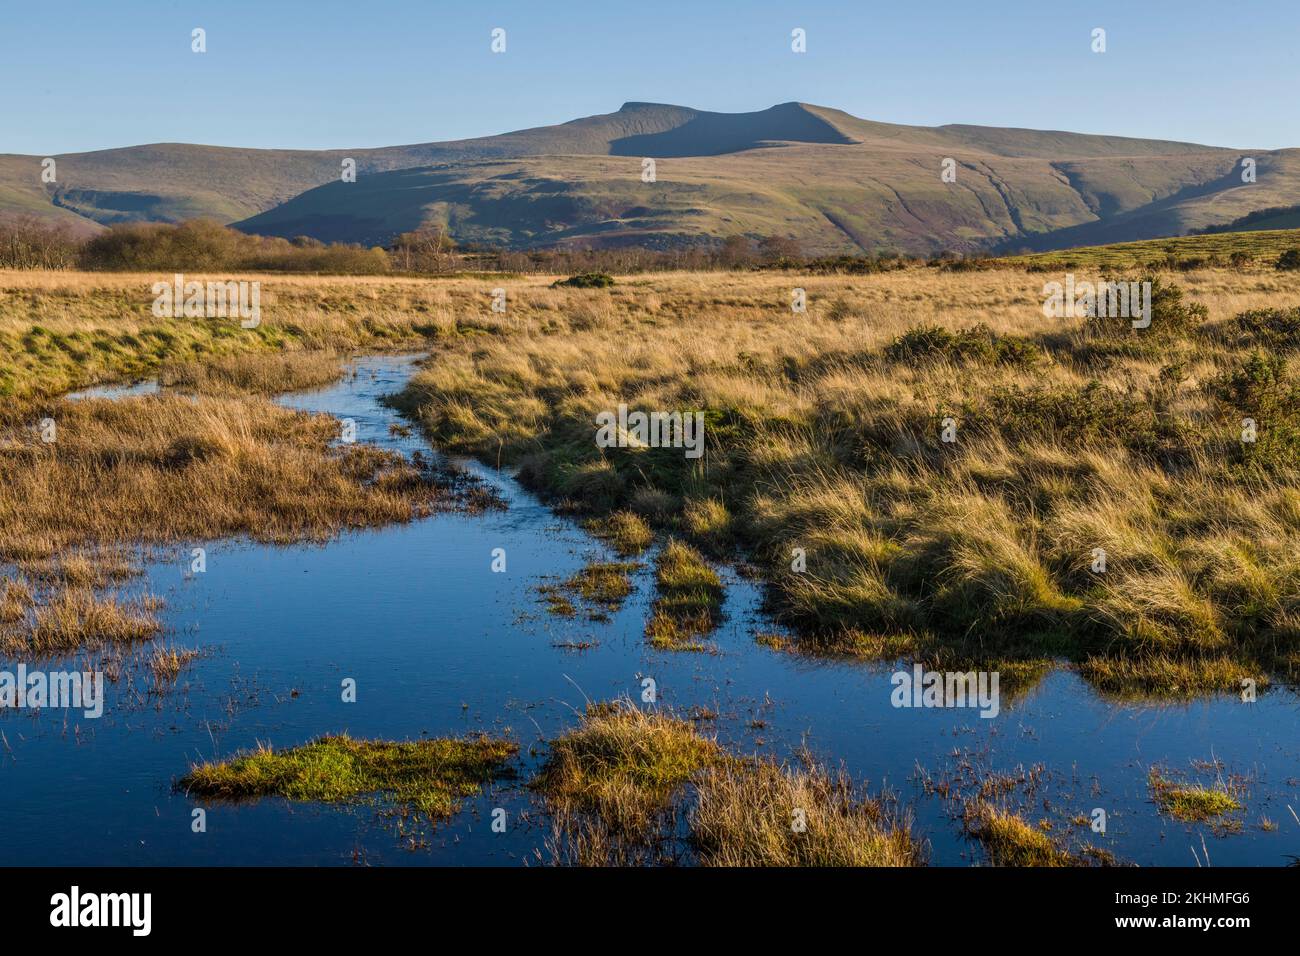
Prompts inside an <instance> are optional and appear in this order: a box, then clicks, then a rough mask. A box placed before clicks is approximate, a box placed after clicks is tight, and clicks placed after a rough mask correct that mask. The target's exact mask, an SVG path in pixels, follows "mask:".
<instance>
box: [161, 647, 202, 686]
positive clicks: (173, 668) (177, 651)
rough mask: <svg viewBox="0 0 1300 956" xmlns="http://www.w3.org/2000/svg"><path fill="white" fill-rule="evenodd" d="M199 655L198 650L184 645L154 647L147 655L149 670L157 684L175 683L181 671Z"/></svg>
mask: <svg viewBox="0 0 1300 956" xmlns="http://www.w3.org/2000/svg"><path fill="white" fill-rule="evenodd" d="M198 656H199V652H198V651H196V650H192V649H190V648H185V647H156V648H154V651H153V653H152V654H151V655H149V670H150V671H151V672H152V673H153V677H154V681H155V682H156V683H158V684H159V685H163V684H172V683H175V681H176V680H177V678H179V677H180V676H181V671H182V670H184V669H185V667H186V666H187V665H188V664H189V663H190V662H191V661H193V660H194V659H195V658H197V657H198Z"/></svg>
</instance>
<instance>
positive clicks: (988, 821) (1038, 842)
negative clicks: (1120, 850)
mask: <svg viewBox="0 0 1300 956" xmlns="http://www.w3.org/2000/svg"><path fill="white" fill-rule="evenodd" d="M966 826H967V829H968V831H969V832H970V833H971V835H972V836H974V837H975V838H976V839H978V840H979V841H980V843H981V844H983V846H984V849H985V850H986V851H987V852H988V855H989V861H990V862H991V863H992V864H993V865H994V866H1043V867H1062V866H1081V865H1085V864H1084V861H1083V860H1081V859H1080V858H1078V857H1075V856H1072V855H1070V854H1069V853H1067V852H1066V851H1065V850H1062V849H1061V848H1060V847H1058V846H1057V845H1056V844H1055V843H1053V842H1052V840H1051V838H1050V837H1048V836H1047V834H1045V833H1044V832H1043V831H1042V830H1040V829H1038V828H1036V827H1034V826H1032V825H1031V824H1029V823H1026V822H1025V821H1024V820H1023V819H1021V818H1020V817H1018V816H1016V815H1015V814H1014V813H1011V812H1010V811H1007V810H1001V809H998V808H996V807H992V806H989V805H987V804H980V805H979V806H977V807H975V808H973V809H971V810H970V811H969V812H968V815H967V822H966Z"/></svg>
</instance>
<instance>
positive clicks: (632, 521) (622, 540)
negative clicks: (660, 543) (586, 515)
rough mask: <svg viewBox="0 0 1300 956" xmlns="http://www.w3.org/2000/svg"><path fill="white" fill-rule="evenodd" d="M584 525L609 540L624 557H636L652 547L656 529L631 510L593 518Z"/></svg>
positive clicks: (599, 536) (597, 535)
mask: <svg viewBox="0 0 1300 956" xmlns="http://www.w3.org/2000/svg"><path fill="white" fill-rule="evenodd" d="M584 527H585V528H586V529H587V530H588V531H590V532H591V533H592V534H594V535H596V537H598V538H601V539H602V540H604V541H608V542H609V543H610V544H611V545H613V546H614V549H615V550H616V551H617V552H618V553H619V554H620V555H622V556H623V557H636V556H638V555H640V554H642V553H643V552H644V551H645V550H646V548H648V547H650V545H651V543H653V541H654V537H655V536H654V531H653V530H651V528H650V525H648V524H647V523H646V521H645V519H644V518H642V517H641V516H640V515H638V514H635V513H634V512H631V511H615V512H613V513H611V514H609V515H606V516H604V517H603V518H592V519H590V520H589V521H587V522H585V524H584Z"/></svg>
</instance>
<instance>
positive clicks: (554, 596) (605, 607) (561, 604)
mask: <svg viewBox="0 0 1300 956" xmlns="http://www.w3.org/2000/svg"><path fill="white" fill-rule="evenodd" d="M637 567H639V565H637V564H635V563H633V562H625V561H593V562H591V563H590V564H588V565H586V566H585V567H583V568H581V569H580V570H579V571H578V572H577V573H576V574H574V575H573V576H572V577H570V578H568V579H567V580H565V581H563V582H561V583H560V584H544V585H542V586H541V587H539V588H538V590H539V591H540V592H541V593H542V595H543V596H544V597H545V598H546V602H547V607H548V608H549V609H550V611H551V613H552V614H557V615H560V616H562V617H571V616H573V615H574V614H576V613H577V608H576V607H574V604H573V601H571V600H570V596H572V597H578V598H580V599H581V600H582V601H583V602H585V603H586V604H587V605H589V606H593V607H595V608H598V609H599V610H598V611H596V612H595V613H596V614H603V613H604V612H607V611H616V610H618V609H619V608H620V607H622V606H623V602H624V601H625V600H626V599H627V596H628V595H629V594H631V593H632V579H631V576H630V575H631V573H632V572H633V571H634V570H636V568H637Z"/></svg>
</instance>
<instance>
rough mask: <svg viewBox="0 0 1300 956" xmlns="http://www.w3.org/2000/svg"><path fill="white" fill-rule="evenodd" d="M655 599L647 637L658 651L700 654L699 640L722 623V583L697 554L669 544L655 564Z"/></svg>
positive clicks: (694, 551)
mask: <svg viewBox="0 0 1300 956" xmlns="http://www.w3.org/2000/svg"><path fill="white" fill-rule="evenodd" d="M655 583H656V584H657V586H658V590H659V596H658V597H657V598H656V599H655V603H654V607H653V609H652V613H651V616H650V620H649V622H648V623H647V624H646V636H647V637H648V638H649V639H650V643H651V644H652V645H653V646H654V647H657V648H659V649H660V650H690V651H697V650H703V649H704V645H703V644H701V643H700V641H699V640H698V638H701V637H705V636H707V635H709V634H710V633H711V632H712V631H713V630H714V629H715V628H716V627H717V626H718V623H719V621H720V620H721V615H722V581H721V580H720V579H719V578H718V573H717V572H716V571H714V570H713V568H711V567H709V565H708V564H707V563H706V562H705V560H704V558H703V557H702V556H701V555H700V553H699V552H698V551H696V550H695V549H694V548H692V547H691V546H690V545H688V544H683V543H682V542H680V541H677V540H671V541H669V542H668V543H667V544H665V545H664V547H663V550H662V551H660V552H659V557H658V560H657V561H656V562H655Z"/></svg>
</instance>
